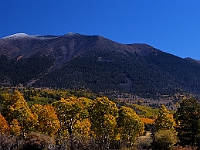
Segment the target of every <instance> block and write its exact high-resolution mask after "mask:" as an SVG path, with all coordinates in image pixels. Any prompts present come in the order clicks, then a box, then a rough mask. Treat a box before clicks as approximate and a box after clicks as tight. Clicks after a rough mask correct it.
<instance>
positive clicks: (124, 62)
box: [0, 33, 200, 98]
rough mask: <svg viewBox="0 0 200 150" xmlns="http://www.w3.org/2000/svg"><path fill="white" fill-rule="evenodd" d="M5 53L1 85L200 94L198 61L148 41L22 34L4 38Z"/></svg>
mask: <svg viewBox="0 0 200 150" xmlns="http://www.w3.org/2000/svg"><path fill="white" fill-rule="evenodd" d="M12 37H14V38H12ZM0 56H1V57H0V63H1V64H2V66H1V67H0V69H1V70H0V85H1V86H15V85H18V84H23V85H25V86H27V85H28V86H36V87H53V88H69V89H85V90H90V91H93V92H96V93H98V92H103V93H116V92H119V93H128V94H133V95H137V96H140V97H148V98H158V97H159V96H160V95H174V94H176V93H185V92H188V93H191V94H196V95H199V94H200V63H199V62H198V61H195V60H194V61H193V59H183V58H180V57H178V56H175V55H172V54H169V53H166V52H163V51H161V50H158V49H156V48H154V47H152V46H150V45H147V44H139V43H136V44H121V43H117V42H115V41H112V40H110V39H107V38H104V37H102V36H98V35H93V36H89V35H87V36H86V35H81V34H78V33H68V34H65V35H62V36H54V35H44V36H38V35H37V36H30V35H27V34H22V33H21V34H18V35H14V36H10V37H9V36H8V37H7V38H2V39H0Z"/></svg>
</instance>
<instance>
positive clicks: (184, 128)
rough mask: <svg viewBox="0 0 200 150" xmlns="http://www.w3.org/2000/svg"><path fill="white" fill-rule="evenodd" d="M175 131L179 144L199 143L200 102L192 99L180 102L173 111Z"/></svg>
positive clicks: (194, 144)
mask: <svg viewBox="0 0 200 150" xmlns="http://www.w3.org/2000/svg"><path fill="white" fill-rule="evenodd" d="M174 116H175V120H176V123H177V127H176V131H177V132H178V137H179V140H180V144H181V145H192V146H197V145H200V143H199V140H200V135H199V133H200V104H199V102H198V101H197V100H196V99H194V98H190V99H186V100H183V101H182V102H181V103H180V107H179V108H178V110H177V112H176V113H175V115H174Z"/></svg>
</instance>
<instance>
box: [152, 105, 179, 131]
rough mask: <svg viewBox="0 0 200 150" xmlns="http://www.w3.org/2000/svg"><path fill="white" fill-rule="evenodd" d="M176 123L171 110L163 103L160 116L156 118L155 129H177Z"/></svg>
mask: <svg viewBox="0 0 200 150" xmlns="http://www.w3.org/2000/svg"><path fill="white" fill-rule="evenodd" d="M175 125H176V123H175V120H174V119H173V115H171V114H170V112H169V111H168V110H167V108H166V107H165V106H164V105H162V106H161V107H160V109H159V113H158V116H157V118H156V120H155V129H156V131H159V130H171V131H173V132H174V131H175V129H174V127H175Z"/></svg>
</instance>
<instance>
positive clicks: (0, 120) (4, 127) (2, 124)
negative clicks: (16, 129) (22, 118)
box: [0, 113, 9, 134]
mask: <svg viewBox="0 0 200 150" xmlns="http://www.w3.org/2000/svg"><path fill="white" fill-rule="evenodd" d="M8 131H9V126H8V123H7V121H6V119H5V118H4V117H3V116H2V115H1V113H0V133H1V134H4V133H6V132H8Z"/></svg>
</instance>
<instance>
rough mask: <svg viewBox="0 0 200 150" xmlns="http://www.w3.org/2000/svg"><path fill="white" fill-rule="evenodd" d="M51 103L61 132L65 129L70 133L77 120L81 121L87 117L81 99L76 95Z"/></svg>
mask: <svg viewBox="0 0 200 150" xmlns="http://www.w3.org/2000/svg"><path fill="white" fill-rule="evenodd" d="M52 105H53V107H54V108H55V110H56V114H57V116H58V118H59V121H60V124H61V128H62V132H63V133H64V132H65V131H66V130H67V131H68V134H69V135H72V133H73V132H74V126H75V124H76V123H77V121H80V122H81V121H82V120H83V119H86V118H87V117H88V111H87V109H86V107H85V106H84V104H83V103H82V100H81V99H78V98H76V97H70V98H68V99H63V98H62V99H61V100H59V101H56V102H54V103H53V104H52Z"/></svg>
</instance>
